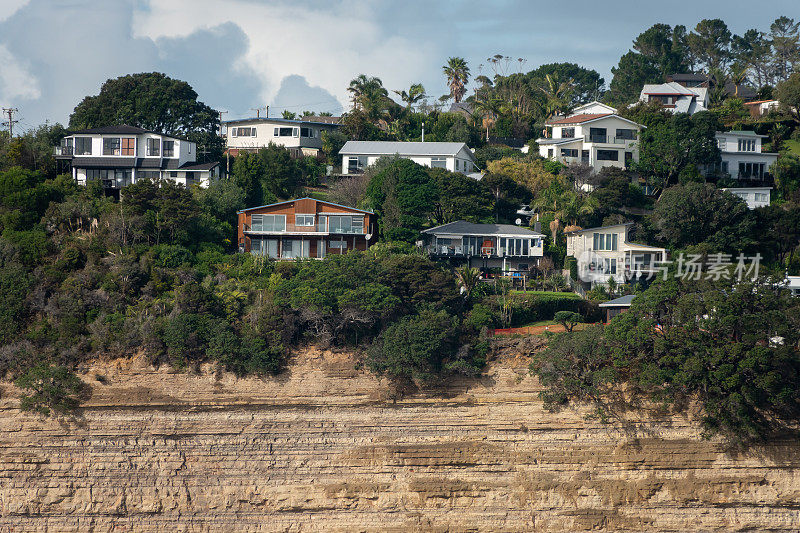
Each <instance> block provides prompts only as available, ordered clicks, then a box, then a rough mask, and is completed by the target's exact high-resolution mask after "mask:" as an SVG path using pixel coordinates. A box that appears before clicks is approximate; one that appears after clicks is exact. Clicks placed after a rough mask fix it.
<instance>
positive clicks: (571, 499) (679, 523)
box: [0, 351, 800, 533]
mask: <svg viewBox="0 0 800 533" xmlns="http://www.w3.org/2000/svg"><path fill="white" fill-rule="evenodd" d="M298 359H299V360H298V361H297V362H296V363H295V364H294V365H293V366H292V368H291V369H290V371H288V372H287V373H286V374H284V375H282V376H280V377H278V378H276V379H268V380H263V381H262V380H258V379H244V380H239V379H236V378H235V377H233V376H231V375H227V374H225V375H222V376H215V375H214V374H213V373H211V372H208V373H203V374H201V375H196V374H184V373H171V372H170V371H169V370H168V369H159V370H156V369H152V368H149V367H144V366H138V365H137V364H136V362H135V361H134V362H119V363H116V364H104V365H97V366H96V367H95V368H93V369H92V370H91V371H90V372H88V373H87V374H86V375H85V376H84V379H86V380H87V381H89V382H90V383H91V384H92V386H93V388H94V395H93V397H92V399H91V400H90V401H89V402H88V403H87V404H86V406H85V409H84V410H83V412H82V414H81V416H80V417H78V418H76V419H74V420H71V421H63V420H62V421H57V420H52V419H41V418H39V417H37V416H32V415H26V414H21V413H19V412H18V410H17V405H18V402H17V400H16V398H15V394H16V392H15V391H14V390H13V387H12V386H10V385H9V384H4V385H3V386H2V391H0V392H1V393H2V397H0V409H2V415H1V418H0V532H11V531H13V532H15V533H18V532H24V531H76V532H77V531H80V532H87V531H98V532H99V531H103V532H105V531H108V532H112V531H113V532H120V531H170V532H183V531H187V532H188V531H198V532H217V531H220V532H234V531H322V530H324V531H347V532H355V531H365V532H366V531H369V532H371V531H375V532H377V531H442V532H444V531H448V532H449V531H532V530H540V531H580V530H597V531H620V530H628V531H696V530H711V531H715V530H718V531H765V530H770V531H798V530H800V444H799V443H797V442H774V443H771V444H770V445H769V446H766V447H764V448H761V449H758V450H753V451H751V452H749V453H748V454H746V455H733V454H730V453H726V451H725V449H724V448H723V446H722V445H721V444H720V443H718V442H709V441H704V440H702V439H700V437H699V430H698V427H697V425H696V424H695V423H694V422H692V421H691V420H688V419H685V418H680V417H676V418H672V419H670V420H667V421H662V422H659V423H657V424H656V423H650V422H646V421H637V420H631V421H630V422H631V426H636V429H637V431H635V432H632V431H630V430H629V429H630V428H628V430H623V428H620V427H618V426H613V427H609V426H606V425H603V424H601V423H599V422H597V421H593V420H587V419H586V418H585V415H586V412H585V411H580V410H566V411H562V412H559V413H556V414H552V413H549V412H547V411H545V410H544V409H543V408H542V404H541V401H540V400H539V399H538V397H537V393H538V390H539V387H538V384H537V382H536V380H535V379H533V378H531V377H529V376H528V375H527V371H526V368H525V366H524V361H520V362H519V363H517V364H515V363H514V362H512V361H505V362H497V363H495V364H493V365H492V366H491V367H490V369H489V372H488V375H487V376H485V377H483V378H481V379H480V380H473V381H470V380H464V381H461V382H457V383H453V384H452V385H451V386H449V387H448V388H447V390H446V391H445V392H444V393H441V394H438V395H435V396H432V395H426V394H421V393H416V394H413V395H410V396H406V397H403V398H400V399H397V397H394V398H393V397H392V395H391V394H390V393H388V392H387V391H388V389H387V386H386V383H385V382H381V381H379V380H378V379H376V378H374V377H373V376H370V375H369V374H366V373H363V372H357V371H355V370H354V365H353V361H352V359H351V358H350V357H347V356H342V355H337V354H331V353H329V352H316V351H310V352H308V353H304V354H303V355H302V356H298ZM96 374H102V375H103V376H104V377H105V378H106V380H107V381H106V383H105V384H103V383H100V382H98V381H97V380H96V379H94V377H95V375H96Z"/></svg>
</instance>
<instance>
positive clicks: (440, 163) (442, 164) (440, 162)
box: [431, 157, 447, 168]
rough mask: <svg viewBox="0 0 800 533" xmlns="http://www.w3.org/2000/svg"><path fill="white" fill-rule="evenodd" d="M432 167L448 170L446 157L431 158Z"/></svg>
mask: <svg viewBox="0 0 800 533" xmlns="http://www.w3.org/2000/svg"><path fill="white" fill-rule="evenodd" d="M431 167H433V168H447V158H446V157H431Z"/></svg>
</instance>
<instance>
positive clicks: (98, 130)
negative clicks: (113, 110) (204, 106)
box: [68, 124, 192, 142]
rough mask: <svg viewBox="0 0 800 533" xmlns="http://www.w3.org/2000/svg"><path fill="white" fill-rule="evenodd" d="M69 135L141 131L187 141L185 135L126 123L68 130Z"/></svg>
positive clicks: (126, 133) (135, 133)
mask: <svg viewBox="0 0 800 533" xmlns="http://www.w3.org/2000/svg"><path fill="white" fill-rule="evenodd" d="M68 133H69V135H141V134H143V133H152V134H153V135H161V136H162V137H169V138H170V139H178V140H179V141H187V142H192V141H189V139H187V138H185V137H178V136H176V135H168V134H166V133H161V132H159V131H153V130H146V129H144V128H138V127H136V126H128V125H127V124H119V125H116V126H101V127H99V128H89V129H85V130H74V131H69V132H68Z"/></svg>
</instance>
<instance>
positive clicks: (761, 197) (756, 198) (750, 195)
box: [722, 187, 772, 209]
mask: <svg viewBox="0 0 800 533" xmlns="http://www.w3.org/2000/svg"><path fill="white" fill-rule="evenodd" d="M722 190H723V191H727V192H729V193H731V194H733V195H735V196H738V197H739V198H741V199H742V200H744V201H745V203H746V204H747V207H748V208H749V209H757V208H759V207H767V206H768V205H769V197H770V191H771V190H772V187H735V188H724V189H722Z"/></svg>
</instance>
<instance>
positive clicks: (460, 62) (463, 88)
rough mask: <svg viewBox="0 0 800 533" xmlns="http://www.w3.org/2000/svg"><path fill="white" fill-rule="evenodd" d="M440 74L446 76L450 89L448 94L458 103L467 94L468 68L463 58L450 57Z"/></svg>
mask: <svg viewBox="0 0 800 533" xmlns="http://www.w3.org/2000/svg"><path fill="white" fill-rule="evenodd" d="M442 72H444V75H445V76H447V85H448V87H450V94H451V95H452V96H453V100H455V102H456V103H458V102H460V101H461V99H462V98H463V97H464V95H465V94H466V93H467V82H468V81H469V67H468V66H467V62H466V60H464V58H463V57H451V58H450V59H448V60H447V64H446V65H445V66H443V67H442Z"/></svg>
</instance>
